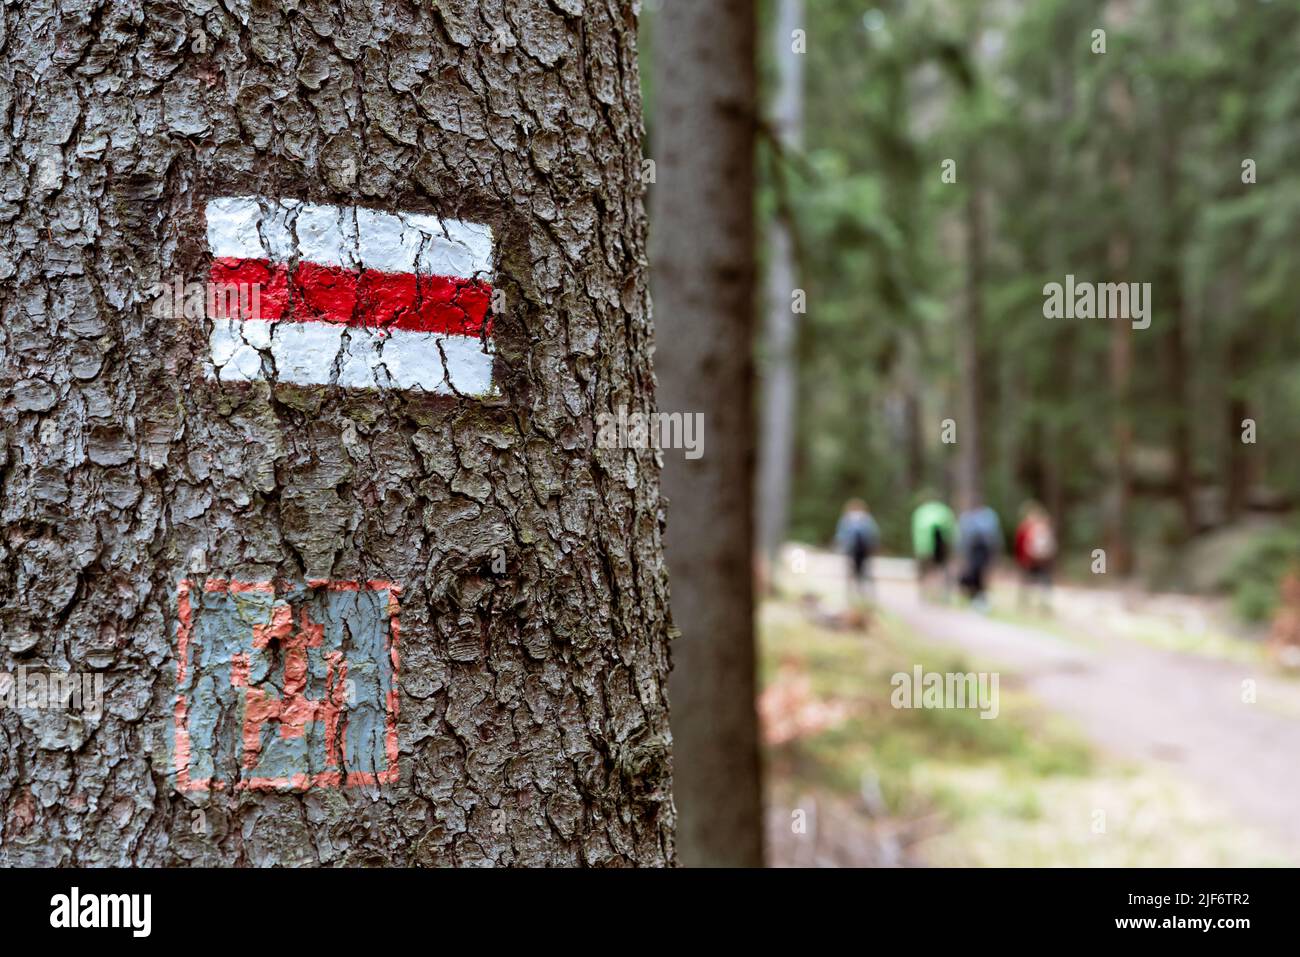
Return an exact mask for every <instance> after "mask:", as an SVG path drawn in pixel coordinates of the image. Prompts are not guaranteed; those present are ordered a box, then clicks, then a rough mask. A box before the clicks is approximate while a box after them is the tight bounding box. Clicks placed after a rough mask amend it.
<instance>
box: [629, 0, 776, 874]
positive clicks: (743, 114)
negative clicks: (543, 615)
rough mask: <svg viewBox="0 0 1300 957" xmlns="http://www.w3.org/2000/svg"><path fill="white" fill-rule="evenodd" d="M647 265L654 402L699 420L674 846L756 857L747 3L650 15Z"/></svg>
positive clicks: (683, 603)
mask: <svg viewBox="0 0 1300 957" xmlns="http://www.w3.org/2000/svg"><path fill="white" fill-rule="evenodd" d="M655 29H656V37H658V38H662V39H661V41H660V42H659V43H657V44H656V46H655V50H654V58H655V78H656V83H655V90H656V94H655V95H656V117H655V137H656V141H655V143H654V144H653V150H654V159H655V161H656V164H657V171H658V181H657V184H656V186H655V188H654V191H653V193H652V196H651V242H652V249H651V262H652V263H653V270H654V302H655V305H654V315H655V322H656V330H655V339H656V343H657V346H656V359H655V367H656V370H657V376H658V380H659V402H660V407H661V408H662V409H665V410H668V411H683V412H687V411H692V412H695V411H698V412H704V413H706V415H707V419H706V423H707V431H706V436H707V441H706V443H705V448H704V454H703V455H702V456H700V457H699V458H696V459H686V458H684V457H683V456H681V455H680V454H665V456H664V472H663V488H664V492H665V493H666V495H667V497H668V499H669V509H668V530H667V534H666V539H665V548H666V553H667V556H668V567H669V570H670V573H671V576H672V608H673V621H674V624H675V625H676V627H677V628H678V629H680V632H681V636H680V637H679V638H677V639H676V640H675V641H674V642H673V676H672V682H671V685H670V689H669V697H670V699H671V701H672V709H673V716H672V728H673V742H674V755H675V774H674V778H675V791H674V794H675V798H676V803H677V811H678V849H679V854H680V858H681V861H682V863H684V864H687V865H706V864H708V865H721V864H729V865H741V866H745V865H758V864H760V863H761V861H762V846H761V845H762V811H761V800H760V780H759V764H758V751H757V745H758V732H757V718H756V715H755V705H754V604H753V582H752V574H751V569H752V562H753V555H754V550H753V543H754V535H753V531H752V524H751V523H752V521H753V514H754V511H753V500H754V494H753V480H754V422H753V419H754V415H753V360H752V356H751V344H752V343H753V339H754V301H753V298H754V297H753V288H754V280H755V265H754V221H753V208H752V206H753V183H754V171H753V163H754V136H755V112H754V111H755V106H756V100H755V96H756V92H755V88H756V81H755V65H754V39H755V33H754V29H755V26H754V5H753V4H752V3H751V2H749V0H717V2H713V3H698V2H695V0H666V2H665V3H664V5H663V7H662V9H661V12H660V14H659V16H658V19H657V20H656V25H655Z"/></svg>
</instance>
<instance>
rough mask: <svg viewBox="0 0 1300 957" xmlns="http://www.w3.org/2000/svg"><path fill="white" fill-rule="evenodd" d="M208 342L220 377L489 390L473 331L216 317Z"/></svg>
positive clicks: (488, 365)
mask: <svg viewBox="0 0 1300 957" xmlns="http://www.w3.org/2000/svg"><path fill="white" fill-rule="evenodd" d="M345 333H346V339H345ZM209 347H210V350H211V359H212V362H213V367H214V368H213V369H212V370H211V372H210V375H212V376H214V377H215V378H217V379H218V380H219V381H221V382H251V381H253V380H255V379H267V378H272V377H273V378H274V380H275V381H277V382H293V383H297V384H299V385H311V384H321V385H324V384H330V385H340V386H343V387H345V388H353V389H375V388H388V389H423V390H424V391H426V392H434V393H439V394H444V395H449V394H452V392H453V389H452V388H451V387H450V386H454V387H455V389H454V391H456V392H459V393H461V394H462V395H474V396H484V395H488V394H489V393H491V391H492V355H491V353H490V352H485V351H484V343H483V341H482V340H480V339H476V338H474V337H472V336H440V335H436V334H434V333H428V332H410V331H408V330H405V329H393V330H388V331H387V332H386V333H385V335H383V336H380V335H379V334H378V332H377V331H376V330H372V329H365V328H358V327H356V326H342V325H335V324H333V323H326V322H266V321H263V320H259V319H249V320H239V319H215V320H213V329H212V337H211V340H210V342H209ZM444 357H445V361H444ZM272 363H274V372H272V370H271V364H272ZM449 383H450V386H449Z"/></svg>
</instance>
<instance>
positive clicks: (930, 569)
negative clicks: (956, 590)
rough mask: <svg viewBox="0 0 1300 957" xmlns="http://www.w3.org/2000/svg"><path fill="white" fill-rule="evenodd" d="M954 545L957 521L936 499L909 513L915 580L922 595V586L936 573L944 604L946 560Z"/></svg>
mask: <svg viewBox="0 0 1300 957" xmlns="http://www.w3.org/2000/svg"><path fill="white" fill-rule="evenodd" d="M956 544H957V517H956V516H955V515H954V514H953V511H952V509H951V508H949V507H948V506H947V505H945V504H944V503H943V502H941V501H939V500H938V499H928V500H926V501H924V502H922V503H921V504H920V505H918V506H917V509H916V511H915V512H913V513H912V552H913V554H915V556H916V580H917V584H918V586H919V587H920V589H921V593H922V595H924V594H925V592H926V590H927V589H926V582H927V581H928V580H929V579H930V578H931V577H933V575H934V574H935V573H936V572H937V573H938V575H939V578H940V581H941V583H942V588H943V598H944V600H947V598H948V593H949V590H950V588H951V586H952V581H951V578H950V576H949V574H948V558H949V557H950V556H951V555H952V552H953V547H954V546H955V545H956Z"/></svg>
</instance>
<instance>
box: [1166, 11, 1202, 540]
mask: <svg viewBox="0 0 1300 957" xmlns="http://www.w3.org/2000/svg"><path fill="white" fill-rule="evenodd" d="M1176 13H1177V8H1175V7H1172V6H1170V7H1167V8H1163V9H1162V16H1163V17H1164V18H1165V19H1164V20H1163V23H1162V27H1161V29H1162V42H1163V44H1164V47H1165V49H1166V51H1167V52H1169V53H1170V54H1172V53H1173V51H1174V50H1175V49H1176V44H1177V38H1176V36H1175V22H1174V20H1173V18H1174V17H1175V16H1176ZM1168 106H1169V107H1170V109H1171V110H1172V109H1173V104H1168ZM1180 132H1181V131H1180V130H1179V129H1178V128H1177V127H1171V128H1168V129H1166V130H1165V132H1164V136H1163V137H1162V138H1161V146H1160V183H1161V189H1162V191H1163V193H1164V203H1163V205H1164V215H1165V217H1166V229H1167V233H1166V236H1165V243H1164V247H1165V248H1164V255H1163V257H1162V260H1163V262H1164V264H1165V265H1164V275H1163V276H1162V277H1161V280H1160V282H1159V283H1158V284H1157V286H1156V288H1158V289H1160V290H1161V292H1162V294H1163V296H1164V297H1165V298H1166V299H1167V300H1168V306H1167V307H1166V309H1165V310H1163V311H1164V313H1165V315H1166V316H1167V317H1168V321H1169V324H1170V325H1169V329H1168V330H1166V331H1165V339H1164V343H1165V369H1166V375H1167V376H1168V380H1167V381H1168V397H1169V398H1170V399H1171V400H1172V415H1173V421H1172V423H1171V425H1170V445H1171V446H1172V448H1173V459H1174V490H1175V494H1176V495H1177V497H1178V505H1179V508H1180V510H1181V511H1182V515H1183V531H1184V535H1185V536H1191V535H1194V534H1196V531H1197V529H1198V526H1199V521H1198V518H1197V514H1196V475H1195V458H1194V451H1193V437H1192V421H1193V416H1192V408H1191V389H1190V382H1189V379H1190V375H1191V372H1190V368H1189V362H1188V354H1187V343H1186V332H1185V330H1186V326H1187V322H1188V318H1189V316H1188V310H1187V301H1186V298H1185V297H1184V295H1183V274H1182V265H1181V262H1182V244H1183V242H1184V240H1185V237H1186V236H1187V234H1188V231H1189V226H1188V224H1187V223H1186V222H1185V220H1186V217H1185V216H1184V215H1183V213H1182V207H1181V205H1180V204H1181V197H1180V192H1181V190H1182V165H1181V161H1180V156H1181V152H1182V141H1181V136H1180Z"/></svg>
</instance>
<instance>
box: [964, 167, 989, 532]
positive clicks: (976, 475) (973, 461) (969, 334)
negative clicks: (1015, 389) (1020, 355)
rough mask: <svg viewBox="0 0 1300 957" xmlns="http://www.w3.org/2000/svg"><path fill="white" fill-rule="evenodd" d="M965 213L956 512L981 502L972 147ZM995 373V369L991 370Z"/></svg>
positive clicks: (979, 289) (979, 311) (977, 233)
mask: <svg viewBox="0 0 1300 957" xmlns="http://www.w3.org/2000/svg"><path fill="white" fill-rule="evenodd" d="M965 175H966V184H967V185H966V189H967V191H968V193H967V197H966V208H965V215H964V220H963V223H962V238H963V242H964V243H965V253H966V261H965V263H964V269H965V285H964V286H963V289H962V303H961V320H960V322H959V324H958V328H957V366H958V382H959V383H960V385H959V390H960V403H961V404H960V406H959V408H960V409H961V413H960V415H959V416H958V417H957V502H958V508H959V509H962V510H964V509H967V508H974V507H975V506H976V505H980V504H983V502H984V427H985V422H984V420H983V413H984V402H983V398H982V395H981V392H982V389H981V375H982V371H983V368H984V366H983V364H982V363H981V361H980V360H981V356H980V327H981V326H982V325H983V317H984V208H983V201H982V196H981V173H980V168H979V160H978V155H977V153H976V147H974V146H972V147H971V155H970V158H969V159H968V160H967V161H966V174H965ZM994 368H996V367H994Z"/></svg>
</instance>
